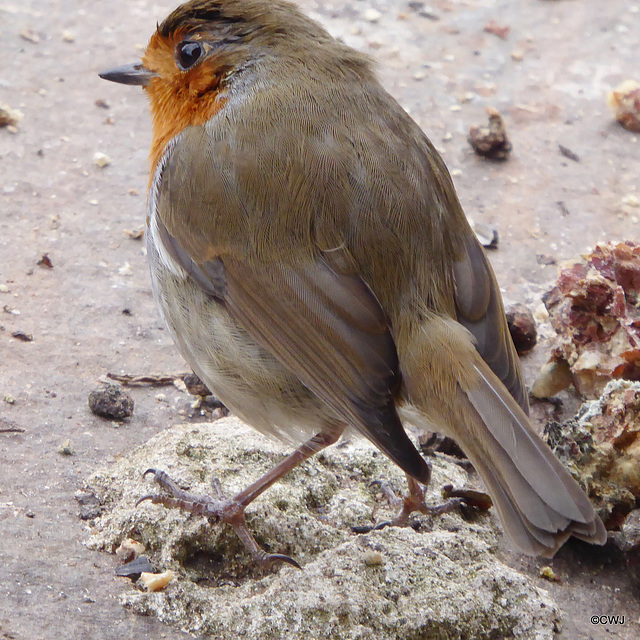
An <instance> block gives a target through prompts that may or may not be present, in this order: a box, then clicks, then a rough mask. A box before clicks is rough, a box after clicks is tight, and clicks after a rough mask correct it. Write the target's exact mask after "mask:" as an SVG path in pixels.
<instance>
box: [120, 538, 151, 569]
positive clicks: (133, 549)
mask: <svg viewBox="0 0 640 640" xmlns="http://www.w3.org/2000/svg"><path fill="white" fill-rule="evenodd" d="M144 552H145V547H144V545H143V544H142V542H138V540H134V539H133V538H127V539H126V540H123V541H122V542H121V543H120V546H119V547H118V548H117V549H116V555H117V556H118V558H120V559H121V560H122V561H123V562H131V560H133V559H134V558H137V557H138V556H141V555H142V554H143V553H144ZM144 571H147V569H144ZM141 573H142V572H141Z"/></svg>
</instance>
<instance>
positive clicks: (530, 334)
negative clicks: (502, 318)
mask: <svg viewBox="0 0 640 640" xmlns="http://www.w3.org/2000/svg"><path fill="white" fill-rule="evenodd" d="M506 314H507V324H508V325H509V333H511V338H512V340H513V344H514V345H515V347H516V351H517V352H518V354H522V353H526V352H527V351H531V349H533V347H535V346H536V342H537V340H538V334H537V331H536V321H535V320H534V318H533V314H532V313H531V311H529V309H527V307H525V306H524V305H523V304H514V305H510V306H509V307H507V309H506Z"/></svg>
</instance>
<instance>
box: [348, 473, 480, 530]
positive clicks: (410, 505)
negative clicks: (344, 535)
mask: <svg viewBox="0 0 640 640" xmlns="http://www.w3.org/2000/svg"><path fill="white" fill-rule="evenodd" d="M407 480H408V484H409V491H408V493H407V494H406V495H405V496H404V498H403V499H401V498H398V496H397V495H396V494H395V493H394V492H393V490H392V489H391V488H390V487H389V485H387V484H386V483H384V482H378V481H375V482H374V483H371V484H375V485H377V486H379V487H380V488H381V489H382V491H383V493H384V495H385V497H386V499H387V500H388V502H389V504H390V505H391V506H396V505H401V506H402V508H401V510H400V513H399V514H398V515H397V516H396V517H395V518H394V519H393V520H387V521H385V522H380V523H379V524H377V525H371V526H368V525H365V526H359V527H353V531H354V532H355V533H368V532H369V531H374V530H379V529H384V528H385V527H390V526H393V527H411V528H413V529H416V530H417V529H419V528H420V522H419V521H418V520H411V519H410V516H411V514H412V513H415V512H419V513H423V514H424V515H427V516H438V515H442V514H444V513H449V512H451V511H458V510H460V508H461V507H462V506H463V505H465V504H467V503H468V500H469V497H467V493H473V495H474V497H476V499H477V500H478V501H480V498H479V496H486V494H481V493H480V492H478V491H475V492H471V491H470V490H469V491H467V490H454V489H453V487H452V485H446V486H445V487H443V495H444V497H445V498H446V500H445V501H444V502H443V503H441V504H437V505H428V504H427V503H426V501H425V492H424V489H423V488H422V486H421V485H420V484H418V482H416V481H415V480H414V479H413V478H409V477H407ZM445 490H448V493H447V492H446V491H445ZM463 494H464V495H463ZM476 494H477V495H476ZM486 497H487V498H489V497H488V496H486ZM490 500H491V499H490V498H489V501H490ZM474 506H476V505H474ZM489 506H490V505H489Z"/></svg>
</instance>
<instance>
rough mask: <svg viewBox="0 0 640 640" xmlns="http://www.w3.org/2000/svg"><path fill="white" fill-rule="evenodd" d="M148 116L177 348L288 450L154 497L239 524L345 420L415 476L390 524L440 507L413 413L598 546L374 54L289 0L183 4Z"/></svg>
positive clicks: (158, 296) (545, 552) (519, 534)
mask: <svg viewBox="0 0 640 640" xmlns="http://www.w3.org/2000/svg"><path fill="white" fill-rule="evenodd" d="M100 76H101V77H102V78H104V79H106V80H110V81H113V82H118V83H122V84H130V85H136V86H141V87H142V88H143V89H144V91H145V92H146V94H147V96H148V99H149V102H150V109H151V116H152V142H151V148H150V154H149V158H150V165H151V170H150V181H149V196H148V208H147V220H146V222H147V230H146V239H147V249H148V258H149V263H150V271H151V283H152V290H153V294H154V298H155V300H156V303H157V306H158V309H159V311H160V314H161V316H162V318H163V319H164V321H165V323H166V325H167V327H168V329H169V332H170V334H171V336H172V338H173V340H174V342H175V344H176V345H177V347H178V349H179V351H180V353H181V354H182V356H183V357H184V359H185V360H186V361H187V363H188V364H189V365H190V366H191V368H192V369H193V371H194V372H195V373H196V374H197V375H198V376H199V377H200V378H201V379H202V380H203V381H204V382H205V383H206V385H207V386H208V387H209V388H210V389H211V391H212V392H214V393H215V394H216V395H217V396H218V397H219V398H220V399H221V400H222V401H223V402H224V404H225V405H226V406H227V407H228V408H229V409H230V410H231V411H232V412H234V413H235V414H236V415H238V416H239V417H240V418H241V419H243V420H244V421H246V422H247V423H248V424H250V425H252V426H253V427H255V428H256V429H257V430H259V431H261V432H263V433H265V434H267V435H271V436H275V437H279V438H281V439H283V440H284V441H285V442H287V443H289V444H291V445H292V446H297V448H295V450H294V451H293V452H292V453H291V454H290V455H289V456H287V457H286V458H284V459H283V460H282V461H281V462H280V463H279V464H278V465H277V466H276V467H274V469H272V470H271V471H270V472H269V473H267V474H266V475H265V476H263V477H262V478H261V479H259V480H258V481H257V482H254V483H253V484H252V485H250V486H249V487H247V489H245V490H244V491H242V492H240V493H238V494H237V495H235V496H232V497H227V496H226V495H225V494H224V492H223V491H222V488H221V487H220V486H215V487H214V491H213V492H212V493H213V495H205V496H196V495H194V494H191V493H189V492H186V491H184V490H182V489H181V488H180V487H178V485H177V484H176V483H175V482H174V481H173V480H172V479H171V478H170V477H169V476H168V475H167V474H166V473H165V472H164V471H162V470H157V469H149V470H148V473H150V474H152V475H153V476H154V478H155V480H156V481H157V482H158V483H159V484H160V486H161V487H162V488H163V489H164V490H165V492H164V493H159V494H150V495H147V496H145V497H144V498H142V499H141V500H140V501H139V502H141V501H143V500H151V501H152V502H153V503H157V504H162V505H164V506H166V507H179V508H182V509H185V510H187V511H190V512H192V513H198V514H202V515H205V516H207V517H209V518H210V519H211V520H212V521H214V522H223V523H228V524H230V525H231V526H233V528H234V530H235V532H236V533H237V535H238V536H239V537H240V539H241V540H242V542H243V543H244V545H245V547H246V549H247V550H248V551H249V552H250V553H251V555H252V556H253V558H254V560H255V561H256V562H257V563H259V564H261V565H263V566H267V567H269V566H271V565H272V564H273V563H276V562H288V563H290V564H293V565H295V566H298V564H297V562H296V561H295V560H294V559H292V558H289V557H288V556H286V555H283V554H274V553H267V552H266V551H265V550H264V549H262V548H261V547H260V546H259V545H258V544H257V542H256V541H255V539H254V537H253V535H252V534H251V532H250V531H249V529H248V528H247V525H246V522H245V519H244V512H245V509H246V507H247V506H248V505H249V504H250V503H251V502H252V501H253V500H254V499H255V498H257V497H258V496H259V495H260V494H261V493H262V492H263V491H265V490H266V489H267V488H268V487H270V486H271V485H272V484H273V483H274V482H276V481H277V480H279V479H280V478H282V477H283V476H284V475H285V474H287V473H288V472H289V471H291V470H292V469H293V468H294V467H296V466H297V465H298V464H300V463H301V462H303V461H304V460H306V459H307V458H309V457H310V456H312V455H314V454H316V453H318V452H319V451H321V450H322V449H323V448H325V447H327V446H329V445H331V444H333V443H335V442H336V441H337V440H338V439H339V438H340V437H341V435H342V434H343V432H345V430H347V431H348V432H354V431H355V432H356V433H359V434H361V435H363V436H365V437H366V438H368V439H369V440H370V441H371V442H372V443H373V444H374V445H375V446H376V447H378V448H379V449H380V450H381V451H382V452H383V453H384V454H386V456H388V457H389V458H390V459H391V460H392V461H393V462H394V463H395V464H396V465H398V466H399V467H400V468H401V469H402V470H403V471H404V472H405V474H406V476H407V479H408V487H409V490H408V493H407V495H406V497H405V499H404V503H403V504H404V506H403V510H402V512H401V513H400V514H399V516H398V518H397V519H396V520H395V521H394V522H395V523H396V524H401V523H403V522H406V520H407V516H408V514H409V513H411V512H412V511H415V510H418V511H423V512H429V507H428V506H427V505H426V503H425V498H424V486H425V485H427V484H428V483H429V481H430V476H431V468H430V465H429V464H428V463H427V461H426V460H425V459H424V458H423V457H422V456H421V455H420V453H419V452H418V450H417V449H416V446H415V445H414V443H413V441H412V440H411V438H410V437H409V436H408V435H407V432H406V430H405V426H406V425H407V424H411V425H413V426H414V427H417V428H418V429H423V430H430V431H438V432H441V433H443V434H446V435H448V436H450V437H452V438H453V439H454V440H456V442H457V443H458V444H459V445H460V447H461V448H462V449H463V450H464V452H465V453H466V455H467V456H468V458H469V459H470V461H471V462H472V463H473V466H474V467H475V469H476V470H477V472H478V473H479V475H480V477H481V478H482V481H483V482H484V485H485V487H486V489H487V491H488V493H489V494H490V496H491V498H492V500H493V504H494V505H495V507H496V510H497V513H498V516H499V519H500V521H501V523H502V526H503V529H504V531H505V533H506V536H507V538H508V539H509V540H510V541H511V543H512V545H514V546H515V547H516V548H517V549H519V550H520V551H522V552H523V553H525V554H529V555H540V556H545V557H551V556H553V555H554V554H555V553H556V552H557V551H558V549H559V548H560V547H561V546H562V545H563V544H564V542H565V541H566V540H567V539H568V538H569V537H570V536H575V537H577V538H580V539H583V540H585V541H587V542H590V543H594V544H604V542H605V541H606V531H605V528H604V525H603V523H602V521H601V520H600V518H599V517H598V515H597V514H596V512H595V511H594V509H593V507H592V505H591V503H590V502H589V499H588V497H587V496H586V494H585V493H584V491H583V490H582V489H581V488H580V487H579V485H578V484H577V482H576V481H575V480H574V479H573V478H572V477H571V475H570V474H569V473H568V472H567V471H566V469H565V468H564V467H563V466H562V464H561V463H560V461H559V460H558V459H557V458H556V457H555V456H554V455H553V453H552V451H551V450H550V449H549V447H548V446H547V445H546V444H545V443H544V442H543V441H542V440H541V439H540V437H539V436H538V435H537V434H536V432H535V430H534V428H533V427H532V425H531V422H530V420H529V417H528V412H529V405H528V397H527V390H526V387H525V385H524V382H523V377H522V373H521V369H520V364H519V361H518V356H517V354H516V351H515V348H514V345H513V342H512V340H511V338H510V335H509V331H508V326H507V322H506V318H505V313H504V307H503V302H502V299H501V294H500V290H499V286H498V283H497V281H496V277H495V275H494V273H493V270H492V268H491V266H490V264H489V261H488V259H487V257H486V255H485V253H484V250H483V249H482V247H481V246H480V244H479V242H478V240H477V239H476V237H475V235H474V233H473V231H472V229H471V228H470V226H469V223H468V222H467V219H466V217H465V214H464V212H463V209H462V206H461V204H460V201H459V199H458V197H457V195H456V191H455V188H454V185H453V182H452V179H451V177H450V174H449V172H448V170H447V168H446V166H445V164H444V161H443V160H442V158H441V157H440V155H439V154H438V152H437V151H436V149H435V147H434V146H433V144H432V143H431V142H430V141H429V139H428V138H427V136H426V135H425V134H424V133H423V131H422V130H421V129H420V127H419V126H418V125H417V124H416V123H415V122H414V121H413V120H412V118H411V117H410V116H409V115H408V114H407V113H406V112H405V111H404V110H403V109H402V107H401V106H400V105H399V104H398V102H397V101H396V100H395V99H394V98H393V97H392V96H391V95H390V94H389V93H388V92H387V91H386V90H385V89H384V88H383V87H382V85H381V83H380V81H379V80H378V78H377V76H376V72H375V68H374V65H373V63H372V61H371V59H370V58H369V57H368V56H366V55H365V54H363V53H360V52H358V51H356V50H354V49H353V48H351V47H349V46H347V45H345V44H343V43H342V42H340V41H338V40H337V39H335V38H333V37H332V36H331V35H330V34H329V33H328V32H327V31H326V30H325V28H324V27H323V26H321V25H320V24H319V23H317V22H316V21H314V20H312V19H310V18H309V17H307V16H306V15H305V14H304V13H303V12H302V11H301V10H300V9H299V8H298V7H296V6H295V5H294V4H292V3H289V2H286V1H284V0H269V1H267V0H191V1H189V2H186V3H184V4H182V5H180V6H179V7H178V8H176V9H175V10H174V11H173V12H171V13H170V14H169V15H168V16H167V18H166V19H165V20H164V21H163V22H162V23H161V24H160V25H158V26H157V29H156V31H155V32H154V33H153V35H152V36H151V39H150V41H149V44H148V46H147V47H146V50H145V52H144V55H143V56H142V58H141V60H140V61H138V62H135V63H132V64H126V65H123V66H119V67H116V68H113V69H110V70H108V71H105V72H103V73H101V74H100Z"/></svg>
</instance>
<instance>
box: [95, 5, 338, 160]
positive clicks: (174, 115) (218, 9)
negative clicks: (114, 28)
mask: <svg viewBox="0 0 640 640" xmlns="http://www.w3.org/2000/svg"><path fill="white" fill-rule="evenodd" d="M329 40H331V38H330V36H329V35H328V34H327V33H326V32H325V31H324V29H322V28H321V27H320V26H318V25H317V24H316V23H314V22H313V21H311V20H309V19H308V18H306V17H305V16H304V15H303V14H302V13H300V11H299V10H298V9H297V8H296V7H295V6H294V5H292V4H290V3H288V2H284V1H281V0H271V1H267V0H191V1H190V2H187V3H185V4H183V5H181V6H179V7H178V8H177V9H175V10H174V11H173V12H172V13H171V14H170V15H169V16H168V17H167V18H166V19H165V20H164V21H163V22H162V24H160V25H159V26H158V27H157V29H156V31H155V33H154V34H153V35H152V36H151V39H150V41H149V44H148V46H147V48H146V50H145V53H144V55H143V56H142V60H141V61H140V62H136V63H133V64H128V65H123V66H120V67H116V68H114V69H110V70H108V71H105V72H103V73H100V77H101V78H104V79H105V80H111V81H113V82H120V83H122V84H131V85H138V86H142V87H144V89H145V91H146V92H147V94H148V96H149V99H150V103H151V112H152V116H153V125H154V132H153V133H154V139H153V143H152V146H151V154H150V157H151V163H152V167H153V166H155V165H156V163H157V162H158V160H159V159H160V157H161V156H162V153H163V151H164V149H165V148H166V145H167V144H168V143H169V141H170V140H171V139H172V138H173V137H175V136H176V135H178V134H179V133H180V132H181V131H182V130H183V129H184V128H185V127H188V126H192V125H202V124H204V123H205V122H206V121H207V120H209V119H210V118H211V117H213V116H214V115H215V114H216V113H218V112H219V111H220V110H221V109H222V108H223V107H224V106H225V103H226V101H227V100H228V98H229V91H230V90H231V89H232V88H233V84H234V81H235V80H236V79H237V78H238V77H239V76H241V75H242V74H243V72H247V73H248V72H250V71H251V69H252V68H253V67H254V66H255V64H256V63H259V62H260V60H266V59H270V58H271V59H274V58H282V57H283V55H285V56H286V55H289V56H291V55H294V56H296V55H299V52H302V51H304V50H305V47H308V46H310V45H312V44H313V43H319V42H323V41H325V42H326V41H329Z"/></svg>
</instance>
